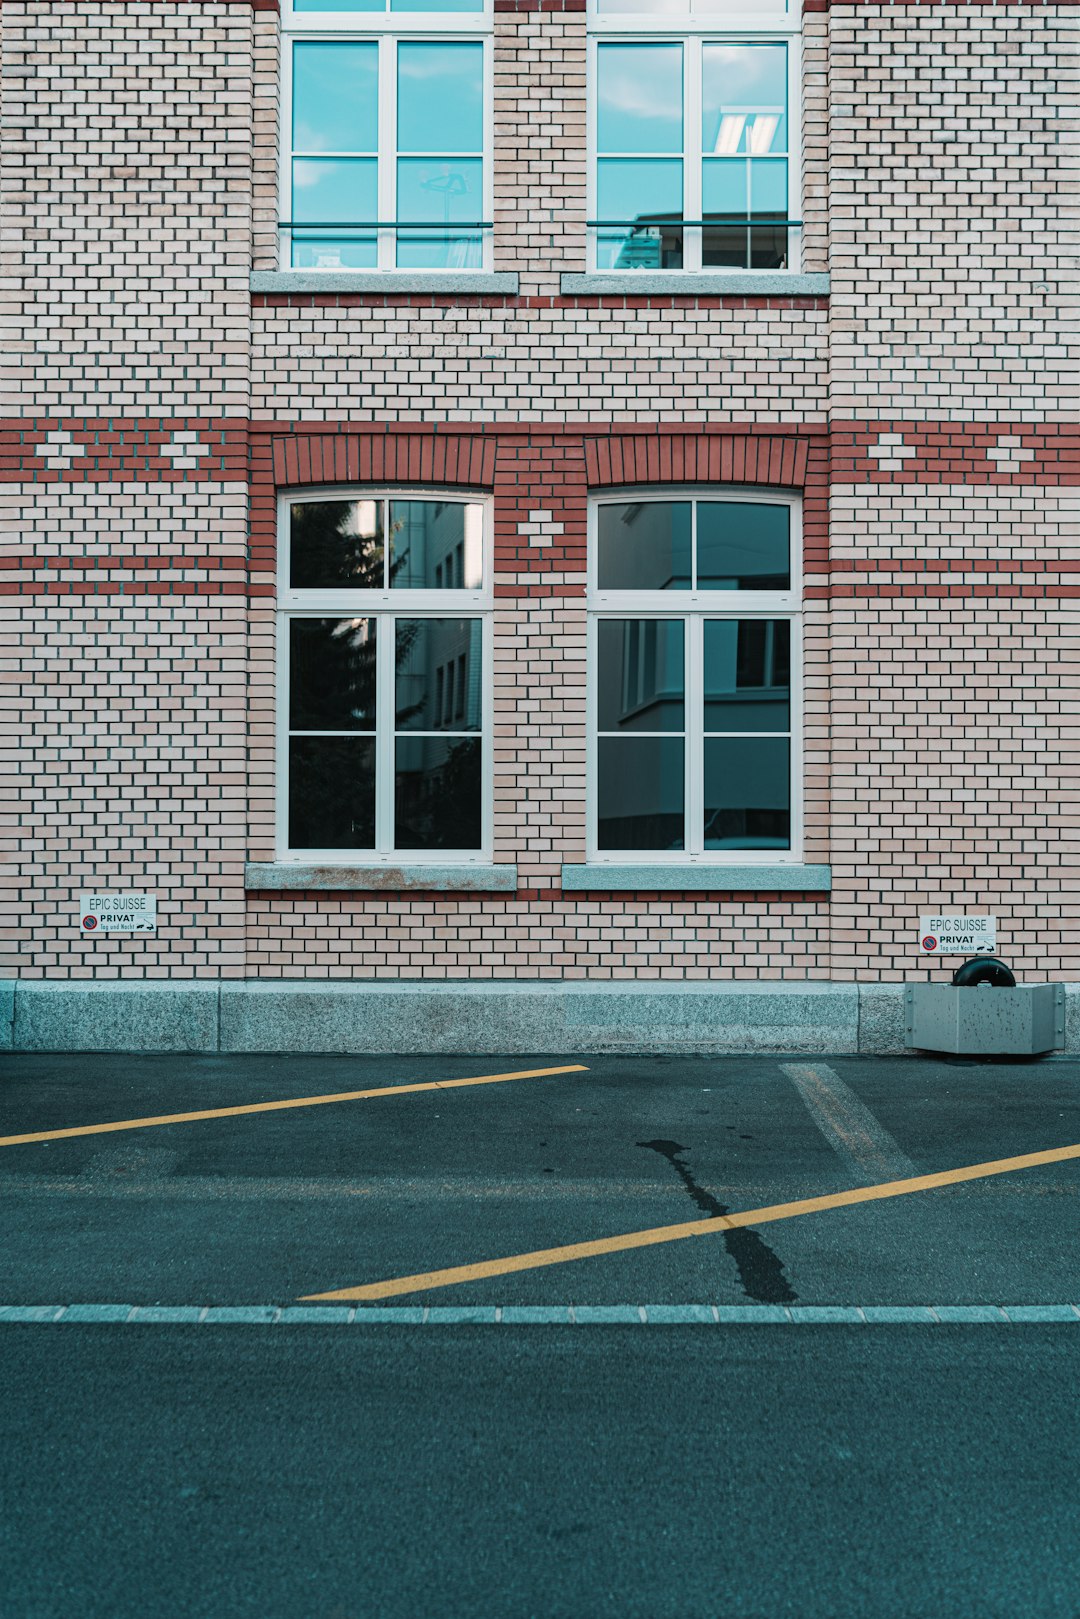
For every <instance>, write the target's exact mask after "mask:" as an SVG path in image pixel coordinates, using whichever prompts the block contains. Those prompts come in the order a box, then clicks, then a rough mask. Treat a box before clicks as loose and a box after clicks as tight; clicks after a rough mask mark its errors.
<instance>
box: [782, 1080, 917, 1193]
mask: <svg viewBox="0 0 1080 1619" xmlns="http://www.w3.org/2000/svg"><path fill="white" fill-rule="evenodd" d="M780 1068H781V1071H782V1072H783V1073H785V1074H786V1075H787V1077H788V1078H789V1079H790V1080H791V1082H792V1084H793V1085H794V1086H795V1089H796V1090H797V1091H798V1093H799V1095H800V1096H801V1097H802V1099H803V1101H804V1103H805V1104H806V1108H807V1111H808V1113H809V1114H810V1117H811V1118H812V1119H813V1121H814V1123H815V1124H816V1125H817V1127H818V1129H819V1130H820V1131H821V1133H822V1135H823V1136H824V1137H825V1140H826V1141H827V1142H828V1143H829V1145H830V1147H832V1148H833V1150H834V1151H835V1152H836V1153H837V1154H838V1155H839V1156H840V1157H841V1158H842V1159H843V1161H844V1163H845V1164H846V1165H847V1166H848V1168H849V1169H850V1170H852V1172H853V1173H854V1174H856V1175H862V1176H865V1177H866V1179H867V1180H906V1179H907V1178H908V1177H909V1176H911V1175H917V1174H918V1173H919V1172H918V1170H917V1169H916V1167H915V1165H914V1164H913V1163H912V1161H911V1159H910V1158H909V1157H908V1156H907V1153H905V1152H902V1151H901V1149H900V1147H899V1146H898V1145H897V1143H896V1142H895V1141H894V1140H893V1138H892V1136H891V1135H890V1134H889V1132H888V1130H886V1129H885V1128H884V1126H883V1125H880V1124H879V1123H878V1121H877V1119H875V1117H874V1115H873V1114H872V1113H871V1111H870V1109H869V1108H868V1107H867V1106H866V1104H865V1103H864V1102H860V1101H859V1098H858V1097H857V1096H856V1095H855V1092H854V1091H853V1090H852V1089H851V1087H850V1086H849V1085H845V1083H844V1081H843V1080H842V1079H841V1078H840V1075H839V1074H838V1073H836V1071H835V1070H834V1069H832V1068H830V1067H829V1065H828V1063H825V1062H782V1063H781V1064H780Z"/></svg>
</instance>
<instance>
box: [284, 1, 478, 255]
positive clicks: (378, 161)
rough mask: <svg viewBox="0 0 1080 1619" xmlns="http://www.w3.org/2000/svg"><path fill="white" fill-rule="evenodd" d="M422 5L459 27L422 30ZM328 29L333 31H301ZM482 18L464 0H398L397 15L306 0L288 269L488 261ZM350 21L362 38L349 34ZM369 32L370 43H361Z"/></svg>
mask: <svg viewBox="0 0 1080 1619" xmlns="http://www.w3.org/2000/svg"><path fill="white" fill-rule="evenodd" d="M421 10H422V11H423V12H427V13H429V14H430V13H432V12H435V11H439V12H442V11H444V10H445V11H446V12H447V13H448V16H447V18H446V23H445V24H444V23H440V24H439V25H438V26H439V27H440V31H442V29H443V28H444V26H447V25H449V24H451V23H452V24H453V25H454V27H455V31H454V32H453V33H452V34H451V35H450V36H449V37H445V38H438V39H433V38H426V37H423V34H424V30H423V29H418V27H417V24H418V23H424V24H426V25H427V27H430V21H431V19H430V15H429V16H428V17H424V16H417V15H413V13H417V12H420V11H421ZM372 12H374V13H376V15H372ZM331 13H333V15H330V14H331ZM453 13H471V15H461V16H453V15H450V14H453ZM380 14H381V15H380ZM316 23H317V24H318V27H319V31H320V33H321V34H322V35H323V37H310V36H305V37H300V33H301V31H302V30H306V29H307V28H308V27H310V26H312V25H313V24H316ZM334 24H337V25H338V29H337V30H335V31H334V32H333V33H331V32H330V29H331V28H332V27H333V25H334ZM484 26H485V25H484V19H483V13H482V11H481V10H480V8H479V7H477V8H475V9H474V8H473V7H472V6H471V5H466V4H463V3H462V0H450V3H449V4H447V5H445V6H436V5H434V4H427V3H424V4H423V5H422V6H420V5H418V4H416V3H415V0H395V3H394V5H393V9H391V10H389V11H388V10H387V9H386V6H385V4H379V5H377V6H369V5H355V6H354V5H349V6H348V7H346V5H345V4H344V3H343V0H338V3H337V4H335V5H332V6H331V5H326V4H323V3H322V0H319V4H317V5H316V4H314V3H311V4H310V5H309V4H308V0H295V3H294V6H293V11H292V33H291V35H290V36H288V37H287V39H286V43H285V46H284V59H285V62H286V70H285V74H284V83H283V96H282V101H283V106H284V117H285V129H284V134H283V140H282V153H283V173H282V183H281V194H282V227H281V229H282V239H283V249H282V263H283V264H285V265H291V266H292V267H293V268H294V269H311V270H320V269H325V270H350V269H358V270H430V269H438V270H482V269H485V268H487V267H488V266H487V261H488V258H489V249H488V241H489V234H490V225H491V220H490V215H491V204H490V196H491V154H490V140H489V133H488V132H489V130H490V127H491V117H490V114H489V106H488V101H489V93H488V84H489V79H490V72H489V65H488V55H489V50H490V43H489V41H488V40H487V39H486V38H485V36H484ZM343 27H348V29H349V31H350V37H344V35H343V33H342V32H341V31H339V30H340V29H341V28H343ZM360 30H363V32H364V34H366V35H368V36H369V37H366V38H362V37H355V36H356V35H357V34H358V33H359V31H360ZM471 35H474V36H475V37H470V36H471Z"/></svg>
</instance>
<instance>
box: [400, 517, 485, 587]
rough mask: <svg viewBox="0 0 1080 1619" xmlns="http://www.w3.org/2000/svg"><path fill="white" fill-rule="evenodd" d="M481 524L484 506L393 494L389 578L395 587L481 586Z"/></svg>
mask: <svg viewBox="0 0 1080 1619" xmlns="http://www.w3.org/2000/svg"><path fill="white" fill-rule="evenodd" d="M482 530H483V507H482V506H478V505H465V504H463V503H462V502H461V501H448V500H392V501H391V502H390V584H391V585H392V586H393V587H394V589H397V590H401V589H406V588H407V589H409V590H442V589H446V590H454V589H456V590H479V589H480V587H481V585H482V583H483V555H482V543H481V535H482Z"/></svg>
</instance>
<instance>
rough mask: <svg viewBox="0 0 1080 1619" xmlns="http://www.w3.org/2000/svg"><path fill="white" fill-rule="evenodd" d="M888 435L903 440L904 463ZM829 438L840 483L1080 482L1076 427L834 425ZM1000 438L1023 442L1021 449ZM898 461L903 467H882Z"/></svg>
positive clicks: (1052, 424) (1021, 424)
mask: <svg viewBox="0 0 1080 1619" xmlns="http://www.w3.org/2000/svg"><path fill="white" fill-rule="evenodd" d="M883 436H884V437H888V438H893V439H896V438H898V439H899V440H901V445H900V451H899V456H897V455H890V454H889V451H888V450H887V449H886V448H884V447H883V446H881V444H880V440H881V438H882V437H883ZM829 439H830V443H831V446H832V481H833V482H834V483H892V484H897V483H938V482H940V483H958V482H963V483H1001V484H1017V483H1040V484H1059V485H1060V484H1076V483H1080V429H1078V428H1077V427H1075V426H1074V425H1073V424H1071V423H1064V422H1050V423H1045V424H1039V425H1032V424H1030V423H1026V422H1003V421H997V422H940V421H938V422H910V421H899V422H898V421H863V422H833V423H832V424H831V427H830V430H829ZM1002 439H1006V440H1017V441H1018V444H1017V446H1016V450H1015V451H1011V450H1010V448H1009V447H1006V446H1002V444H1001V440H1002ZM875 451H876V452H877V453H875ZM896 459H902V461H903V466H902V467H895V466H894V467H890V466H888V465H887V464H883V463H887V462H888V461H889V460H896ZM1013 460H1015V462H1016V464H1015V465H1010V462H1011V461H1013Z"/></svg>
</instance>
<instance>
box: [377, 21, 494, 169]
mask: <svg viewBox="0 0 1080 1619" xmlns="http://www.w3.org/2000/svg"><path fill="white" fill-rule="evenodd" d="M483 85H484V48H483V46H482V45H479V44H472V43H469V44H460V43H453V44H433V43H427V42H424V43H413V42H408V43H402V44H401V45H399V46H398V113H397V118H398V150H399V151H400V152H482V151H483V149H484V89H483Z"/></svg>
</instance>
